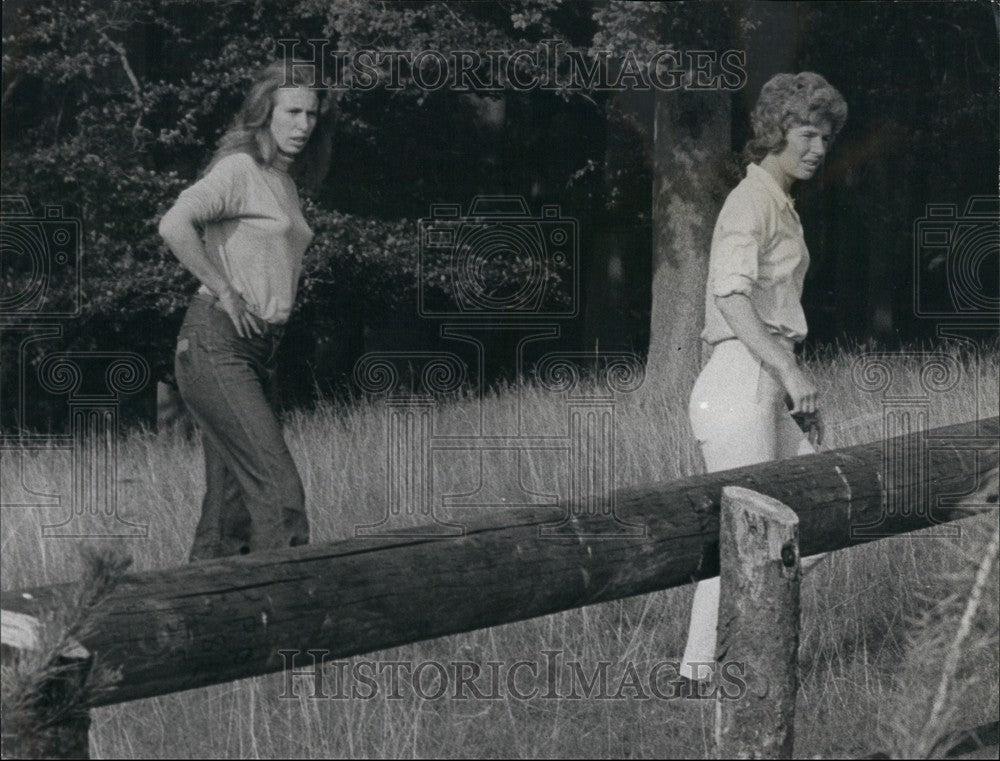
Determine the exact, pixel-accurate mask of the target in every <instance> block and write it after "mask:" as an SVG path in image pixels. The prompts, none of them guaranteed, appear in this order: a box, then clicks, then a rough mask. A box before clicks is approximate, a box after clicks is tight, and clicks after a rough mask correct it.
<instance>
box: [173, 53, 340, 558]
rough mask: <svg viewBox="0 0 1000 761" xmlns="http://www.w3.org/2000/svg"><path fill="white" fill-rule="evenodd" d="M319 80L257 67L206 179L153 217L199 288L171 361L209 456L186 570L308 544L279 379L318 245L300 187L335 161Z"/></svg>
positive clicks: (300, 68) (305, 71) (297, 71)
mask: <svg viewBox="0 0 1000 761" xmlns="http://www.w3.org/2000/svg"><path fill="white" fill-rule="evenodd" d="M289 69H293V70H291V71H290V70H289ZM313 74H314V72H313V71H311V69H310V68H309V65H307V64H302V63H299V62H295V66H294V68H293V67H291V66H288V65H286V62H282V61H276V62H275V63H272V64H271V65H269V66H267V67H266V68H264V69H263V70H262V71H260V72H259V73H258V75H257V76H256V77H255V79H254V82H253V84H252V86H251V88H250V92H249V93H248V95H247V97H246V99H245V101H244V102H243V105H242V107H241V108H240V111H239V113H238V114H237V115H236V118H235V120H234V121H233V123H232V125H231V126H230V128H229V129H228V130H227V132H226V133H225V134H224V135H223V137H222V138H221V140H220V141H219V147H218V149H217V150H216V152H215V154H214V156H213V157H212V160H211V162H210V164H209V166H208V169H207V170H206V171H205V173H204V174H203V176H202V177H201V178H200V179H199V180H198V181H197V182H196V183H194V184H193V185H192V186H191V187H189V188H187V189H186V190H185V191H184V192H182V193H181V194H180V196H179V197H178V199H177V201H176V203H175V204H174V205H173V206H172V207H171V208H170V210H169V211H168V212H167V213H166V214H165V215H164V216H163V219H162V220H161V221H160V226H159V232H160V235H161V236H162V237H163V239H164V241H165V242H166V244H167V246H168V247H169V248H170V250H171V251H172V252H173V254H174V255H175V256H176V257H177V258H178V259H179V260H180V262H181V264H183V265H184V267H186V268H187V269H188V270H189V271H190V272H191V273H192V274H193V275H194V276H195V277H196V278H198V280H200V281H201V287H200V288H199V290H198V292H197V293H196V294H195V296H194V298H193V299H192V301H191V304H190V306H189V307H188V310H187V313H186V314H185V317H184V323H183V325H182V327H181V330H180V334H179V336H178V341H177V351H176V354H175V358H174V364H175V371H176V375H177V384H178V388H179V390H180V392H181V397H182V398H183V399H184V402H185V404H186V405H187V407H188V409H189V410H190V411H191V413H192V416H193V417H194V419H195V421H196V422H197V423H198V426H199V428H200V429H201V432H202V443H203V446H204V451H205V496H204V500H203V501H202V512H201V518H200V520H199V522H198V527H197V529H196V531H195V538H194V545H193V547H192V549H191V552H190V560H191V561H192V562H193V561H196V560H202V559H207V558H215V557H223V556H228V555H235V554H245V553H247V552H251V551H259V550H267V549H277V548H282V547H290V546H296V545H301V544H306V543H307V542H308V541H309V522H308V519H307V517H306V511H305V492H304V489H303V486H302V480H301V478H300V477H299V473H298V470H297V468H296V466H295V462H294V461H293V460H292V456H291V453H290V452H289V450H288V447H287V445H286V444H285V440H284V437H283V436H282V432H281V423H280V421H279V419H278V414H277V406H276V390H275V384H274V377H275V370H276V367H275V360H276V357H277V351H278V346H279V344H280V342H281V337H282V333H283V330H284V324H285V322H286V321H287V319H288V316H289V314H290V313H291V311H292V307H293V305H294V302H295V296H296V291H297V289H298V281H299V275H300V273H301V270H302V256H303V254H304V252H305V250H306V247H307V246H308V245H309V243H310V242H311V240H312V235H313V234H312V230H310V228H309V226H308V224H307V223H306V221H305V219H304V218H303V216H302V210H301V202H300V199H299V195H298V189H297V187H296V181H298V182H300V183H302V184H304V185H307V186H311V187H315V186H316V185H318V184H319V182H320V181H322V179H323V177H324V176H325V174H326V170H327V168H328V167H329V160H330V148H331V132H332V128H331V122H330V118H331V117H332V113H331V101H330V98H329V97H328V94H327V93H326V92H324V91H316V90H312V89H309V88H308V87H306V86H305V85H306V83H307V82H313V81H314V79H313Z"/></svg>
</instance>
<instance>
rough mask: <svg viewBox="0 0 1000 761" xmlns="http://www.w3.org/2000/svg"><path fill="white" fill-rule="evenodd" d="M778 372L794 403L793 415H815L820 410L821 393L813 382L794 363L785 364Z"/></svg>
mask: <svg viewBox="0 0 1000 761" xmlns="http://www.w3.org/2000/svg"><path fill="white" fill-rule="evenodd" d="M778 372H779V378H780V379H781V384H782V385H783V386H784V387H785V391H786V392H788V397H789V399H791V402H792V408H791V410H790V411H791V413H792V415H815V414H816V412H817V410H818V409H819V405H818V402H819V391H817V390H816V386H814V385H813V382H812V381H811V380H809V378H807V377H806V374H805V373H803V372H802V370H801V369H799V366H798V365H797V364H796V363H795V362H794V361H792V362H788V363H786V364H784V365H783V366H782V367H781V368H780V369H779V371H778Z"/></svg>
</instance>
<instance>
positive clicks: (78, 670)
mask: <svg viewBox="0 0 1000 761" xmlns="http://www.w3.org/2000/svg"><path fill="white" fill-rule="evenodd" d="M0 623H2V636H0V642H2V655H3V664H4V666H5V667H9V668H11V669H12V671H15V672H19V675H18V678H17V682H18V683H17V685H16V686H12V685H10V684H7V685H5V686H4V698H5V700H4V703H5V705H4V707H3V714H4V717H3V719H4V721H3V736H2V747H0V757H2V758H4V759H14V758H24V759H49V758H51V759H70V758H83V759H89V758H90V711H89V710H88V709H87V706H86V704H85V702H84V700H83V699H82V698H83V694H84V685H85V684H86V681H87V675H88V673H89V671H90V667H91V665H92V663H93V659H92V658H91V655H90V653H89V652H88V651H87V650H86V648H84V647H83V646H82V645H80V644H79V643H77V642H75V641H73V640H69V641H68V643H67V646H66V647H65V648H63V649H62V650H61V652H57V653H53V655H54V657H53V658H52V659H51V660H48V662H44V663H43V662H41V660H42V659H37V660H39V661H40V662H39V664H38V665H39V671H38V672H37V673H35V674H30V675H28V674H26V673H25V672H24V671H23V669H24V668H25V664H24V663H23V662H22V659H31V658H32V657H33V656H37V654H38V653H39V652H40V651H41V649H42V647H43V644H42V642H41V639H40V637H39V629H40V623H39V621H38V619H36V618H34V617H32V616H27V615H24V614H22V613H16V612H14V611H8V610H5V611H3V612H2V616H0ZM12 676H13V674H12ZM22 676H23V677H24V678H21V677H22ZM5 677H6V675H5Z"/></svg>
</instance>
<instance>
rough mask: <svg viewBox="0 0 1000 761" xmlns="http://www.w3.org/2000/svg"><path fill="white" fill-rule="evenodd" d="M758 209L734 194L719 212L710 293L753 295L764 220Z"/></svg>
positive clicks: (711, 267)
mask: <svg viewBox="0 0 1000 761" xmlns="http://www.w3.org/2000/svg"><path fill="white" fill-rule="evenodd" d="M754 211H755V210H754V209H753V207H752V206H751V205H750V204H748V203H746V202H745V201H744V199H742V198H739V197H733V198H730V199H729V200H728V201H727V203H726V204H725V206H724V207H723V209H722V211H721V212H720V213H719V219H718V221H717V222H716V225H715V232H714V234H713V236H712V253H711V256H710V258H709V276H708V277H709V279H708V292H709V293H710V294H711V295H712V296H728V295H730V294H732V293H744V294H746V295H747V296H749V295H750V293H751V291H752V290H753V286H754V284H755V283H756V282H757V278H758V275H759V257H760V251H761V248H762V246H763V243H764V223H763V220H761V219H760V218H759V216H758V215H757V214H755V213H754Z"/></svg>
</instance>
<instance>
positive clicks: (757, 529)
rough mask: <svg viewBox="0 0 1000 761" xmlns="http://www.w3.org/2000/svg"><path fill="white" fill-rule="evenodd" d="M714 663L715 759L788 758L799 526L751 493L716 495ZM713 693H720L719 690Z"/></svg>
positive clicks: (781, 507)
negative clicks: (723, 681)
mask: <svg viewBox="0 0 1000 761" xmlns="http://www.w3.org/2000/svg"><path fill="white" fill-rule="evenodd" d="M719 555H720V561H721V563H720V574H719V576H720V597H719V632H718V633H719V637H718V642H719V645H718V651H717V659H718V661H719V668H722V669H726V670H727V671H726V674H727V682H728V684H727V685H726V691H727V692H728V693H733V691H734V690H733V689H732V688H733V684H734V682H735V680H734V679H733V678H732V677H736V676H737V675H739V674H740V673H741V672H742V677H741V678H742V680H743V682H745V685H746V687H745V689H744V690H743V691H742V693H741V694H740V695H738V696H736V695H731V694H725V693H724V692H723V691H720V693H719V699H718V701H717V702H716V723H715V741H716V748H717V751H718V755H719V758H791V757H792V742H793V739H794V726H795V692H796V688H797V687H798V679H797V674H796V666H797V659H798V649H799V519H798V516H797V515H796V514H795V512H794V511H792V509H791V508H789V507H788V506H787V505H785V504H783V503H781V502H779V501H778V500H776V499H772V498H771V497H767V496H765V495H763V494H760V493H758V492H755V491H752V490H751V489H745V488H742V487H736V486H726V487H724V488H723V489H722V500H721V514H720V518H719ZM720 690H721V687H720Z"/></svg>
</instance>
